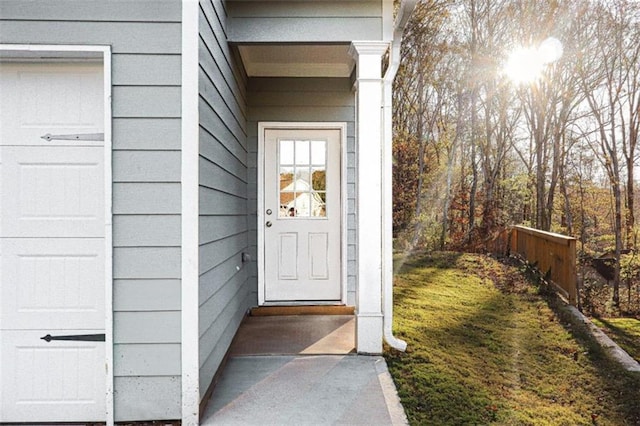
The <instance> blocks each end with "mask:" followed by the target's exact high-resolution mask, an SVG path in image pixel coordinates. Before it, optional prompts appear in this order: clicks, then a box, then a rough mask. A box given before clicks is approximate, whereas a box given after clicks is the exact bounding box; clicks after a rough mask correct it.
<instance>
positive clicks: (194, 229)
mask: <svg viewBox="0 0 640 426" xmlns="http://www.w3.org/2000/svg"><path fill="white" fill-rule="evenodd" d="M199 11H200V8H199V3H198V1H196V0H183V1H182V49H181V51H182V81H181V84H182V93H181V96H182V97H181V104H182V106H181V120H182V131H181V132H182V133H181V139H182V142H181V148H182V152H181V156H182V157H181V178H180V181H181V202H182V210H181V219H182V220H181V231H182V237H181V238H182V252H181V288H182V294H181V310H182V312H181V336H182V337H181V340H182V341H181V386H182V401H181V408H182V424H183V425H197V424H198V422H199V417H200V358H199V343H200V341H199V339H200V328H199V323H198V317H199V294H198V284H199V279H200V275H199V271H198V268H199V266H198V265H199V261H198V256H199V251H200V247H199V244H198V243H199V241H198V219H199V212H200V207H199V206H200V205H199V199H198V183H199V166H198V164H199V163H198V159H199V158H198V157H199V140H200V137H199V127H200V117H199V109H198V99H199V88H198V82H199V77H198V59H199V58H198V41H199V32H198V25H199V24H198V17H199V16H198V15H199Z"/></svg>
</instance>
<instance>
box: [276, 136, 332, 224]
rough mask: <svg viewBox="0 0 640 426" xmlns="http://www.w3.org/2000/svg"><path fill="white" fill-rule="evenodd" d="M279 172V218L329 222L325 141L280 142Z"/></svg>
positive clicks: (286, 140)
mask: <svg viewBox="0 0 640 426" xmlns="http://www.w3.org/2000/svg"><path fill="white" fill-rule="evenodd" d="M278 173H279V179H280V182H279V183H278V194H279V200H280V211H279V214H278V216H279V217H280V218H283V219H292V218H306V219H326V217H327V201H326V200H327V191H326V188H327V176H326V175H327V141H326V140H297V139H296V140H291V139H281V140H279V141H278Z"/></svg>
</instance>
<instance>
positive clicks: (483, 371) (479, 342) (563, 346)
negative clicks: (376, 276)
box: [385, 253, 640, 425]
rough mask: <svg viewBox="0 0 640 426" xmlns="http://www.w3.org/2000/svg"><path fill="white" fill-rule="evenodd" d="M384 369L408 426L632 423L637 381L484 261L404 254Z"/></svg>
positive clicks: (547, 301) (550, 302)
mask: <svg viewBox="0 0 640 426" xmlns="http://www.w3.org/2000/svg"><path fill="white" fill-rule="evenodd" d="M395 307H396V310H395V320H396V324H395V332H396V335H397V336H398V337H400V338H402V339H405V340H406V341H407V343H408V345H409V346H408V349H407V352H406V353H400V352H397V351H394V350H391V349H388V350H387V351H386V353H385V357H386V359H387V363H388V365H389V370H390V372H391V374H392V376H393V378H394V381H395V382H396V386H397V387H398V393H399V395H400V398H401V401H402V404H403V406H404V407H405V410H406V412H407V416H408V418H409V422H410V423H411V424H414V425H468V424H474V425H478V424H482V425H484V424H507V425H594V424H596V425H638V424H640V404H639V403H638V401H640V375H638V374H633V373H629V372H626V371H624V370H622V369H620V368H619V367H618V365H617V364H615V363H613V362H611V361H610V360H609V359H608V358H607V357H606V355H605V354H604V352H603V351H602V350H601V349H600V348H599V346H597V345H595V344H594V343H593V342H592V341H591V340H590V339H589V338H588V335H587V334H586V332H585V331H584V328H583V327H582V326H581V324H579V323H578V322H575V323H574V322H572V319H571V317H570V316H569V315H568V314H567V313H566V312H565V311H564V310H563V307H562V304H561V303H560V302H559V301H557V300H556V299H554V298H553V297H551V296H546V295H541V294H539V291H538V289H537V288H536V287H535V286H533V285H531V284H529V283H528V282H527V281H526V280H525V279H524V278H523V275H522V274H521V272H520V271H519V270H518V269H517V268H515V267H512V266H505V265H503V264H501V263H499V262H497V261H495V260H492V259H491V258H489V257H486V256H480V255H470V254H459V253H433V254H423V255H416V256H412V257H410V258H409V259H408V260H407V261H406V262H405V263H404V264H403V265H402V266H401V267H399V270H398V271H397V273H396V286H395Z"/></svg>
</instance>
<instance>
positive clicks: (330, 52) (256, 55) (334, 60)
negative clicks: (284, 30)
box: [238, 44, 354, 77]
mask: <svg viewBox="0 0 640 426" xmlns="http://www.w3.org/2000/svg"><path fill="white" fill-rule="evenodd" d="M238 50H239V51H240V56H241V57H242V62H243V63H244V67H245V71H246V72H247V75H248V76H249V77H349V76H350V75H351V72H352V70H353V67H354V61H353V58H352V57H351V55H349V45H348V44H288V45H275V44H262V45H259V44H248V45H240V46H238Z"/></svg>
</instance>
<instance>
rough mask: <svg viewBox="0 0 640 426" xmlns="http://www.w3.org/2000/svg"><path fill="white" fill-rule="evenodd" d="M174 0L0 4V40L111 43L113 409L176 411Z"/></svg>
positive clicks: (161, 414)
mask: <svg viewBox="0 0 640 426" xmlns="http://www.w3.org/2000/svg"><path fill="white" fill-rule="evenodd" d="M180 14H181V3H180V1H179V0H138V1H127V2H123V1H100V2H82V1H74V0H59V1H56V2H51V1H46V0H36V1H17V0H15V1H14V0H2V1H1V2H0V42H2V43H19V44H27V43H33V44H94V45H110V46H111V48H112V54H113V56H112V81H113V98H112V102H113V103H112V111H113V246H114V247H113V257H114V258H113V277H114V282H113V287H114V288H113V290H114V300H113V307H114V342H115V346H114V374H115V379H114V381H115V383H114V386H115V394H114V397H115V416H116V420H118V421H125V420H151V419H175V418H180V416H181V412H180V398H181V396H180V394H181V392H180V374H181V371H180V341H181V336H180V144H181V140H180V66H181V64H180V46H181V41H180Z"/></svg>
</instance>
